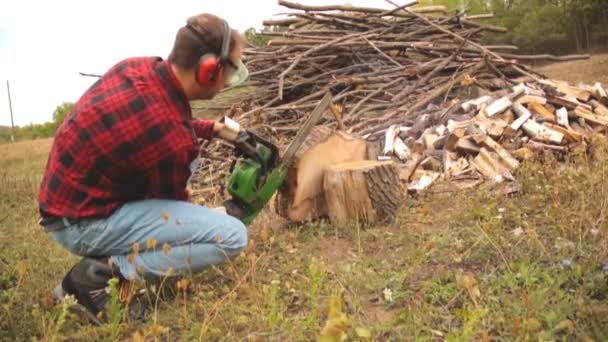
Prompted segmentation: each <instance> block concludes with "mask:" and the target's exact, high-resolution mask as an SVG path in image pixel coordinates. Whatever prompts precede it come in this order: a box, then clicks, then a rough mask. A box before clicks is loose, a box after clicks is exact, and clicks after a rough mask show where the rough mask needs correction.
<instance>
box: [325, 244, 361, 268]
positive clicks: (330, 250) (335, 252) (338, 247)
mask: <svg viewBox="0 0 608 342" xmlns="http://www.w3.org/2000/svg"><path fill="white" fill-rule="evenodd" d="M353 248H354V246H353V243H352V241H349V240H346V239H341V238H338V237H326V238H323V239H320V240H319V242H318V250H319V256H320V257H321V258H322V260H323V262H325V263H326V264H327V265H330V267H332V268H333V267H336V265H339V264H342V263H344V262H348V261H351V260H353V259H354V258H355V257H356V255H355V253H354V252H353Z"/></svg>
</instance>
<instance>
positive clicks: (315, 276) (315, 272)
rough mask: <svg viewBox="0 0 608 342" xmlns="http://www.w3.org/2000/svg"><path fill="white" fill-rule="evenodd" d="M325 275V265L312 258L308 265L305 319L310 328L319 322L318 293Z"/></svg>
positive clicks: (314, 327) (312, 328) (313, 327)
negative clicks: (308, 303) (307, 309)
mask: <svg viewBox="0 0 608 342" xmlns="http://www.w3.org/2000/svg"><path fill="white" fill-rule="evenodd" d="M325 277H326V270H325V265H323V263H322V262H319V261H318V260H317V259H315V258H312V260H311V261H310V264H309V265H308V278H309V285H308V286H309V289H310V292H309V300H310V313H309V314H308V318H307V319H306V326H307V327H308V328H309V329H310V330H314V329H316V327H317V326H318V324H319V307H318V303H319V294H320V293H321V290H322V288H323V285H324V282H325Z"/></svg>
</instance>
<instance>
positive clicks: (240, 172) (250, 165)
mask: <svg viewBox="0 0 608 342" xmlns="http://www.w3.org/2000/svg"><path fill="white" fill-rule="evenodd" d="M256 150H257V155H258V158H247V159H243V160H241V161H239V163H238V164H237V165H236V166H235V167H234V169H233V171H232V173H231V174H230V177H229V178H228V193H229V194H230V195H231V196H232V200H233V201H234V202H235V203H236V204H237V205H238V206H239V207H240V208H241V209H242V211H243V212H242V218H241V221H242V222H243V223H244V224H246V225H249V224H250V223H251V222H252V221H253V219H254V218H255V217H256V216H257V215H258V214H259V213H260V211H261V210H262V209H263V208H264V206H265V205H266V203H268V201H270V199H271V198H272V196H273V195H274V194H275V192H276V191H277V190H278V189H279V187H280V186H281V185H282V184H283V180H284V179H285V176H286V174H287V172H286V170H284V168H283V167H280V166H278V165H277V163H276V159H277V158H278V156H276V155H275V153H277V152H276V149H273V148H271V147H269V146H268V145H265V144H261V143H259V144H257V146H256Z"/></svg>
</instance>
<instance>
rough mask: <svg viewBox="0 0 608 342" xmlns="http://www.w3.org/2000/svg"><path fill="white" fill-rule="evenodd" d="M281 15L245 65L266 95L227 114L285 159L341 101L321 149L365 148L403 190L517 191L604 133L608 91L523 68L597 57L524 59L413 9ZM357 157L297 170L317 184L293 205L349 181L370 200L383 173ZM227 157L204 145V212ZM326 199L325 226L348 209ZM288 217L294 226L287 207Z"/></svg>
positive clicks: (304, 10) (431, 12) (468, 25)
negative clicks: (304, 127)
mask: <svg viewBox="0 0 608 342" xmlns="http://www.w3.org/2000/svg"><path fill="white" fill-rule="evenodd" d="M279 3H280V4H281V5H282V6H284V7H286V8H287V9H289V10H290V12H289V13H287V17H286V18H282V19H277V20H268V21H265V22H264V24H265V25H266V26H267V28H268V29H267V30H266V31H267V32H266V33H265V34H266V35H267V36H270V37H271V38H272V39H271V40H270V41H269V42H268V44H267V46H263V47H250V48H248V49H247V50H246V53H245V55H246V61H245V62H246V64H247V66H248V68H249V70H250V76H251V80H250V82H249V85H251V86H252V87H254V88H255V89H256V90H255V91H254V92H251V94H249V95H246V96H245V97H244V98H243V100H242V101H241V103H239V104H238V105H236V106H235V107H233V108H232V110H231V111H230V113H229V115H230V116H232V117H233V119H234V120H236V121H238V122H239V123H240V124H241V125H242V126H244V127H248V128H249V129H252V130H255V131H257V132H258V133H260V134H262V135H266V136H268V137H270V138H272V139H274V141H276V142H277V144H278V145H279V146H281V147H283V146H284V145H286V144H287V143H288V142H289V140H290V138H292V137H293V136H294V135H295V133H296V132H297V130H298V128H299V126H300V125H301V123H302V122H303V121H304V120H305V119H306V118H307V115H309V113H310V111H311V110H312V109H313V108H314V107H315V105H316V104H317V103H318V101H319V100H320V99H321V98H322V97H323V96H324V95H325V93H326V92H327V91H331V92H332V94H333V101H334V103H333V104H332V108H331V109H332V110H331V111H328V113H327V114H326V115H325V116H324V117H323V118H322V119H321V120H320V125H321V126H323V128H319V130H320V131H319V132H321V133H319V132H317V133H319V134H320V135H319V136H317V138H319V137H321V136H322V137H321V138H319V141H317V142H316V143H318V144H323V143H324V144H325V145H328V144H329V145H331V144H332V143H336V142H338V141H340V140H339V139H343V140H348V141H349V143H350V144H352V145H353V146H355V145H357V143H358V142H360V141H364V142H365V144H366V152H365V158H364V159H366V160H368V161H369V160H373V161H374V163H377V162H383V161H392V163H391V165H394V166H395V167H396V170H397V175H398V178H399V179H400V180H401V181H402V182H403V184H404V186H405V188H406V191H409V192H418V191H422V190H424V189H427V188H429V186H431V185H432V184H434V183H436V182H438V181H439V180H448V181H450V182H452V183H454V184H457V186H458V187H468V186H474V185H476V184H479V183H480V182H483V181H486V180H491V181H505V180H507V181H509V180H514V173H515V171H516V170H517V169H518V167H519V166H520V164H521V162H522V161H523V160H525V159H529V158H532V157H533V156H534V155H535V152H536V151H539V150H548V151H552V152H556V153H568V152H571V151H576V152H581V151H585V150H586V149H587V144H588V143H589V141H590V138H591V137H592V136H593V135H595V134H598V133H603V132H604V130H605V128H606V126H607V125H608V109H607V105H608V97H607V96H606V92H607V91H606V89H605V88H604V87H603V86H602V85H601V84H593V85H586V84H579V85H571V84H568V83H565V82H561V81H558V80H550V79H547V78H546V77H545V76H544V75H542V74H540V73H538V72H537V71H535V70H534V69H532V68H530V67H529V66H527V65H525V64H524V63H522V62H523V61H530V60H543V59H544V60H570V59H579V58H588V56H584V55H582V56H580V55H576V56H562V57H556V56H551V55H534V56H526V55H518V54H517V52H516V51H517V47H516V46H484V45H482V44H481V38H482V37H483V34H484V33H485V32H494V33H501V32H506V30H505V29H504V28H501V27H497V26H493V25H487V24H483V23H482V22H481V20H482V19H485V18H487V17H489V16H488V15H479V16H466V15H465V14H464V13H460V12H459V13H453V14H452V13H449V12H448V11H447V10H446V9H445V7H443V6H430V7H411V6H413V5H415V4H416V1H409V2H408V3H407V4H405V5H402V6H399V7H395V8H394V9H379V8H361V7H353V6H304V5H301V4H297V3H292V2H288V1H284V0H279ZM332 141H333V142H332ZM357 146H360V145H357ZM314 148H315V146H314V145H311V144H309V145H307V146H306V147H305V149H306V150H309V151H310V150H313V149H314ZM357 148H360V147H353V150H352V151H351V152H352V154H351V155H349V156H346V155H341V154H340V153H336V154H335V155H334V156H333V157H328V158H330V159H327V160H325V161H324V159H323V156H325V155H327V153H325V154H323V155H322V156H321V155H317V156H316V157H315V156H308V157H307V158H308V159H310V160H312V163H313V164H314V163H316V164H314V167H311V166H310V165H313V164H310V165H308V166H307V165H306V163H302V164H299V165H300V168H308V169H316V172H317V175H316V176H315V175H314V172H315V171H310V172H311V173H310V174H306V175H305V176H303V175H302V174H296V175H292V179H293V177H304V179H308V182H312V183H311V184H313V183H314V184H315V188H314V189H312V190H311V189H309V190H310V191H309V193H306V194H298V196H300V197H297V196H296V195H295V193H296V192H297V190H294V188H293V187H292V188H291V190H290V191H291V192H290V193H289V194H288V195H287V197H288V198H290V201H289V203H290V204H291V205H294V199H296V197H297V200H298V201H301V203H304V202H306V200H308V201H309V203H308V204H307V205H308V206H312V205H313V204H312V202H310V201H313V199H314V198H315V197H317V198H318V197H319V196H320V193H321V191H322V190H323V188H324V187H325V188H327V187H331V188H332V189H334V192H335V193H334V194H333V196H334V197H332V198H334V199H335V198H337V197H336V196H338V195H339V192H340V190H339V189H340V186H342V185H340V182H341V179H347V178H348V179H357V182H362V183H361V187H362V188H365V189H367V190H368V192H369V193H371V192H373V191H374V190H370V186H371V184H373V182H371V180H369V179H368V178H369V177H368V178H365V177H364V176H361V175H365V174H375V173H374V172H375V171H374V172H367V171H365V170H367V168H368V167H369V165H367V164H366V163H367V162H365V163H363V164H361V163H360V161H359V160H360V159H361V153H362V152H361V151H360V150H357ZM229 149H230V147H229V146H227V145H225V144H224V143H218V142H216V143H213V144H212V145H207V146H204V147H203V150H204V151H205V153H206V154H204V155H203V156H204V157H209V156H210V157H211V158H212V159H211V160H206V161H205V163H204V164H203V165H202V166H201V168H200V169H199V172H198V175H197V177H196V180H195V183H197V184H199V186H198V187H200V188H202V190H200V189H198V191H199V192H200V195H201V196H202V198H205V199H207V203H209V199H210V198H212V197H213V195H214V194H216V195H220V196H223V193H222V191H223V188H222V187H223V185H224V184H225V177H226V176H227V173H228V170H229V162H230V161H229V160H226V159H225V157H224V156H225V155H226V154H229V151H230V150H229ZM324 151H325V152H327V151H329V150H327V149H325V150H324ZM304 153H305V152H302V154H304ZM331 158H333V159H331ZM349 158H350V159H349ZM215 159H217V160H215ZM353 162H354V163H355V164H357V163H359V164H357V165H356V167H354V168H353V169H349V170H342V169H340V167H343V166H344V165H342V166H334V165H338V164H340V163H347V165H349V163H350V166H351V167H353V165H354V164H352V163H353ZM380 165H382V163H380ZM376 166H377V165H376ZM319 168H321V169H322V170H323V172H325V171H326V170H328V169H331V172H332V180H331V181H328V182H329V183H328V182H325V181H324V180H323V179H321V178H319V173H320V172H321V170H320V169H319ZM372 169H374V168H372ZM382 169H383V166H381V167H380V168H379V170H382ZM378 172H380V171H378ZM306 177H309V178H306ZM315 177H316V178H315ZM300 191H301V190H300ZM294 196H296V197H294ZM307 196H308V197H307ZM327 198H329V197H328V196H326V195H325V196H324V200H325V203H321V204H319V203H318V201H316V200H315V201H316V202H315V204H314V205H321V207H323V208H324V209H319V214H326V213H327V210H328V207H329V206H333V207H334V208H337V207H338V206H339V205H340V204H339V203H337V202H336V201H335V200H333V203H326V202H327V201H326V200H327ZM362 203H363V202H362ZM370 203H371V204H370ZM279 207H280V208H282V209H280V208H279V211H280V212H281V211H282V212H283V214H284V216H289V214H287V212H288V211H289V209H286V207H285V205H279ZM361 208H368V209H362V210H363V211H364V212H365V214H364V215H372V216H373V215H375V214H374V210H372V209H373V208H374V203H373V202H368V203H365V204H361ZM370 208H371V209H370ZM292 209H293V208H292ZM340 210H342V211H341V212H344V208H342V209H340ZM336 211H339V209H336ZM306 212H307V213H309V210H308V211H306ZM291 214H293V215H295V213H294V212H293V211H292V212H291ZM300 214H301V213H300ZM327 214H329V215H330V216H331V215H332V214H331V213H327ZM357 215H359V214H357ZM334 216H335V215H334ZM350 216H352V215H350ZM355 216H356V215H355Z"/></svg>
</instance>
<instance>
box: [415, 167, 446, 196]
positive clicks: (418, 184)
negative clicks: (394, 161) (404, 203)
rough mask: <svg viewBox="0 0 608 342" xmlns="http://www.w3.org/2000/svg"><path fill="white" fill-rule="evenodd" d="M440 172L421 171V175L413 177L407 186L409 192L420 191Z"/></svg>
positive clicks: (432, 181)
mask: <svg viewBox="0 0 608 342" xmlns="http://www.w3.org/2000/svg"><path fill="white" fill-rule="evenodd" d="M440 176H441V174H439V173H438V172H433V171H423V172H422V175H421V176H420V177H419V178H417V179H415V180H414V181H413V182H412V183H411V184H410V185H409V186H408V188H407V190H408V191H409V192H421V191H424V190H425V189H427V188H428V187H430V186H431V185H432V184H433V183H434V182H435V181H437V179H439V177H440Z"/></svg>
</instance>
